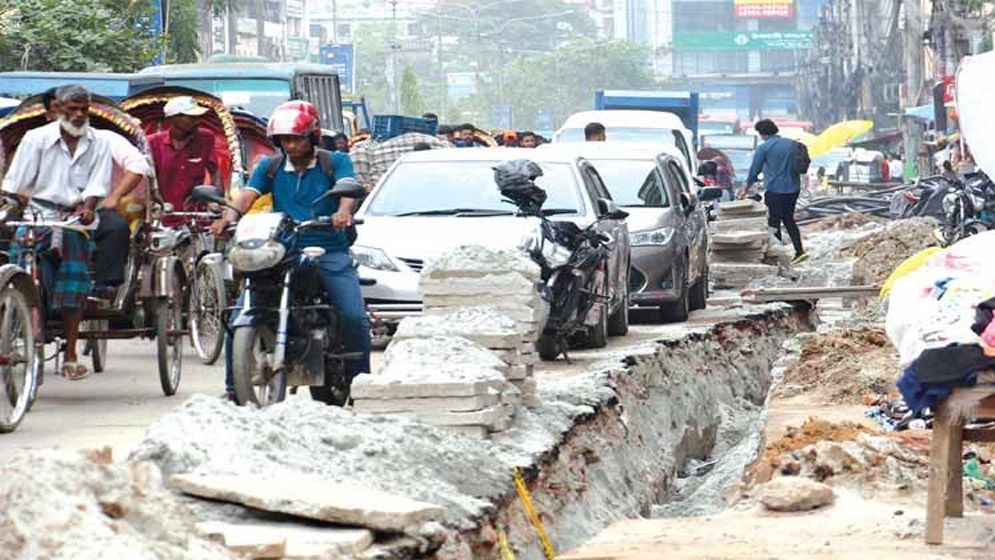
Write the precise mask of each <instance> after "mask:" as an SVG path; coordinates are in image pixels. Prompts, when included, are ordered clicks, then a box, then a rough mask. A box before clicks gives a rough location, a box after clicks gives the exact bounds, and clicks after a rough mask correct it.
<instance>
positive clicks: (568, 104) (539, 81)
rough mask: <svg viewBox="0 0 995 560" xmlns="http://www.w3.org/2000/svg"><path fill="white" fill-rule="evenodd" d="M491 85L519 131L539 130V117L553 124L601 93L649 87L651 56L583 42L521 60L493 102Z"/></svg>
mask: <svg viewBox="0 0 995 560" xmlns="http://www.w3.org/2000/svg"><path fill="white" fill-rule="evenodd" d="M495 82H496V80H494V79H492V80H491V84H490V87H489V88H488V91H489V92H491V94H492V96H491V99H492V100H493V102H495V104H510V105H511V107H512V111H513V115H514V122H515V125H516V126H517V127H518V128H540V127H541V125H542V124H543V123H542V122H540V121H541V120H542V119H541V118H540V116H542V115H545V116H547V117H548V118H549V119H551V120H552V121H553V122H559V121H562V120H563V119H564V118H565V117H566V116H567V115H569V114H571V113H574V112H577V111H583V110H585V109H591V108H593V103H594V92H595V91H596V90H599V89H624V88H631V89H640V88H649V87H652V86H653V76H652V72H651V67H650V63H649V51H648V50H647V48H646V47H644V46H642V45H637V44H635V43H629V42H625V41H609V40H592V39H584V40H577V41H572V42H570V43H567V44H564V45H562V46H560V47H559V48H557V49H556V50H555V51H553V52H550V53H545V54H539V55H530V56H522V57H519V58H517V59H515V60H514V62H512V63H511V66H510V68H509V69H508V70H507V71H506V72H505V73H504V75H503V77H502V80H501V82H502V83H501V87H500V89H501V90H503V93H504V95H503V96H500V95H498V97H501V98H497V97H494V96H493V94H494V93H498V94H500V93H501V92H495V87H494V86H495Z"/></svg>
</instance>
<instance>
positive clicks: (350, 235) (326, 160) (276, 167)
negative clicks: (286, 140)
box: [260, 148, 359, 247]
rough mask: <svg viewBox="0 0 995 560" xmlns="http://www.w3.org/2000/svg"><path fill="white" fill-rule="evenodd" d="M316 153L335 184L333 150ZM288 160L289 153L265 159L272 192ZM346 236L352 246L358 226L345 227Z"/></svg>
mask: <svg viewBox="0 0 995 560" xmlns="http://www.w3.org/2000/svg"><path fill="white" fill-rule="evenodd" d="M314 154H315V157H316V158H317V160H318V167H320V168H321V171H322V172H323V173H324V174H325V175H326V176H327V177H328V181H329V182H330V183H331V184H332V185H335V165H333V164H332V152H330V151H328V150H323V149H321V148H316V149H315V150H314ZM286 161H287V155H286V154H283V153H281V154H279V155H276V156H272V157H270V158H267V159H266V160H265V163H266V182H267V183H268V184H269V187H270V192H273V181H274V180H276V174H277V173H279V172H280V170H281V169H283V166H284V163H285V162H286ZM262 164H263V162H260V165H262ZM345 236H346V240H347V241H346V243H347V246H349V247H352V245H353V243H355V242H356V238H357V237H359V232H357V231H356V226H355V225H352V226H349V227H347V228H346V229H345Z"/></svg>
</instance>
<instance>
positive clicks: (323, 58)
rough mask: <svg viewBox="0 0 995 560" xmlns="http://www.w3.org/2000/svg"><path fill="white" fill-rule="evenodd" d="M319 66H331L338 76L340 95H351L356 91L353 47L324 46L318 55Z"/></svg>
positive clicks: (343, 45)
mask: <svg viewBox="0 0 995 560" xmlns="http://www.w3.org/2000/svg"><path fill="white" fill-rule="evenodd" d="M318 57H319V58H318V60H319V62H321V64H327V65H328V66H331V67H332V69H333V70H335V73H336V74H338V75H339V83H340V84H341V86H342V93H346V94H351V93H355V91H356V50H355V46H354V45H350V44H338V45H325V46H323V47H321V50H320V51H319V53H318Z"/></svg>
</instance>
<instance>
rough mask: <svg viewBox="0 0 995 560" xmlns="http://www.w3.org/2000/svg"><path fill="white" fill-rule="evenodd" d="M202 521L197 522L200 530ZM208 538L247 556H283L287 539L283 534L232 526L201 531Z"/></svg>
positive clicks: (285, 551) (285, 552)
mask: <svg viewBox="0 0 995 560" xmlns="http://www.w3.org/2000/svg"><path fill="white" fill-rule="evenodd" d="M201 525H204V524H203V523H198V524H197V527H196V528H197V530H198V531H200V529H201V527H200V526H201ZM201 533H203V534H205V535H206V536H207V537H208V538H210V539H211V540H213V541H215V542H219V543H221V544H223V545H225V547H226V548H228V549H230V550H231V551H232V552H237V553H238V554H241V555H243V556H246V557H248V558H283V557H284V556H285V555H286V554H287V539H286V537H284V536H283V535H279V534H276V533H267V532H260V531H256V530H254V529H251V528H244V527H240V526H237V525H235V526H232V527H231V528H229V529H227V530H225V531H216V532H208V531H201Z"/></svg>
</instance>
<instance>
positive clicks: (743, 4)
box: [733, 0, 795, 19]
mask: <svg viewBox="0 0 995 560" xmlns="http://www.w3.org/2000/svg"><path fill="white" fill-rule="evenodd" d="M733 13H734V14H735V15H736V17H737V18H757V19H775V18H792V17H794V16H795V4H794V2H793V0H733Z"/></svg>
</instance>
